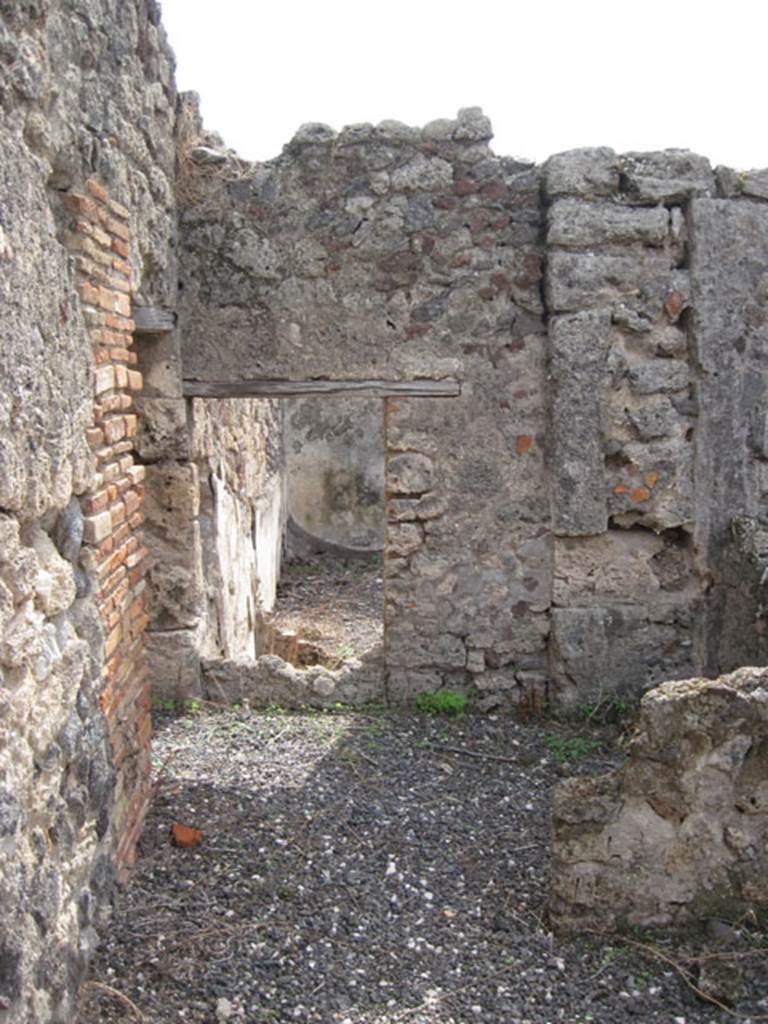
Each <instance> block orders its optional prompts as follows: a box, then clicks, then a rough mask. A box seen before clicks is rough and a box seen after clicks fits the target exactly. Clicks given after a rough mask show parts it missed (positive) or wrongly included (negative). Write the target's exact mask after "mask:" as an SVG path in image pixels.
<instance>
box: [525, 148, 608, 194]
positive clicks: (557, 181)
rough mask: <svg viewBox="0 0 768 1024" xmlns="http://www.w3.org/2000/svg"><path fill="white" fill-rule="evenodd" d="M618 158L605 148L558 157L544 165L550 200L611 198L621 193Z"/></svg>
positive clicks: (580, 150)
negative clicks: (610, 196)
mask: <svg viewBox="0 0 768 1024" xmlns="http://www.w3.org/2000/svg"><path fill="white" fill-rule="evenodd" d="M618 162H619V161H618V157H617V156H616V153H615V152H614V151H613V150H612V149H608V148H607V147H605V146H601V147H596V148H584V149H571V150H568V151H567V152H565V153H556V154H555V155H554V156H551V157H550V158H549V159H548V160H547V162H546V163H545V164H544V187H545V191H546V194H547V195H549V196H561V195H573V196H608V195H614V194H615V193H616V192H618V190H619V167H618Z"/></svg>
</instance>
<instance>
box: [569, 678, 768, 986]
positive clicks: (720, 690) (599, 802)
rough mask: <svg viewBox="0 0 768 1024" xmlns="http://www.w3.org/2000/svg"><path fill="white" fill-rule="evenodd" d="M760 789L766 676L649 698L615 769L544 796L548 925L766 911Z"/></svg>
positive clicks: (764, 764)
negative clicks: (548, 798)
mask: <svg viewBox="0 0 768 1024" xmlns="http://www.w3.org/2000/svg"><path fill="white" fill-rule="evenodd" d="M767 780H768V669H765V668H742V669H738V670H737V671H736V672H733V673H731V674H730V675H725V676H721V677H719V678H718V679H685V680H679V681H677V682H666V683H663V684H662V685H661V686H658V687H657V688H656V689H654V690H651V691H650V692H649V693H647V694H646V695H645V697H644V698H643V701H642V704H641V711H640V718H639V721H638V723H637V727H636V731H635V734H634V737H633V740H632V743H631V745H630V748H629V758H628V760H627V761H626V763H625V764H624V765H622V767H621V768H619V769H618V770H617V771H615V772H611V773H609V774H607V775H602V776H597V777H592V778H574V779H568V780H566V781H564V782H562V783H560V784H559V785H558V786H557V787H556V790H555V795H554V804H553V812H552V834H553V846H554V863H553V870H552V889H551V895H550V917H551V920H552V921H553V923H554V924H555V925H556V927H559V928H563V929H567V930H578V929H580V928H599V929H601V930H603V929H617V928H624V927H627V926H637V927H641V928H645V927H662V926H668V925H680V924H683V923H686V922H690V921H696V920H700V919H705V918H708V917H711V916H713V915H717V916H719V917H724V918H725V919H726V920H736V919H737V918H738V917H740V916H741V915H742V914H743V913H744V912H745V911H746V910H748V909H749V908H750V907H754V908H763V907H765V906H768V891H766V887H765V885H764V879H765V877H766V875H768V813H766V811H768V781H767ZM731 980H734V979H731ZM721 983H722V979H718V980H717V981H715V979H713V985H714V987H720V986H721ZM723 992H725V989H723ZM726 994H727V993H726Z"/></svg>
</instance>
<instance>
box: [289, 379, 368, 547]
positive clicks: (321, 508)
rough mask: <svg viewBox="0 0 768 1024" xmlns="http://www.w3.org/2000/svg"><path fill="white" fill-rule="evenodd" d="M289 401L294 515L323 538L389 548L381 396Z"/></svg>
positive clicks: (293, 516) (290, 470) (307, 528)
mask: <svg viewBox="0 0 768 1024" xmlns="http://www.w3.org/2000/svg"><path fill="white" fill-rule="evenodd" d="M284 404H285V406H286V410H285V461H286V491H287V496H286V500H287V510H288V514H289V515H290V516H291V518H292V519H293V520H294V521H295V522H296V523H298V525H299V526H300V527H301V528H302V529H304V530H306V531H307V532H308V533H310V534H312V535H313V536H315V537H318V538H320V539H321V540H323V541H330V542H331V543H332V544H339V545H344V546H346V547H350V548H363V549H376V548H378V549H381V548H383V546H384V516H385V512H384V410H383V405H382V401H381V399H380V398H346V397H339V396H334V397H328V398H326V397H323V396H313V397H311V398H294V399H287V400H286V402H285V403H284Z"/></svg>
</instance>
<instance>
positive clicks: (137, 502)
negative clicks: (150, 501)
mask: <svg viewBox="0 0 768 1024" xmlns="http://www.w3.org/2000/svg"><path fill="white" fill-rule="evenodd" d="M123 502H124V504H125V511H126V514H127V515H129V516H132V515H133V513H134V512H135V511H136V509H137V508H139V507H140V506H141V495H139V494H137V493H136V491H126V493H125V494H124V495H123Z"/></svg>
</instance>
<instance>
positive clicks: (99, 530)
mask: <svg viewBox="0 0 768 1024" xmlns="http://www.w3.org/2000/svg"><path fill="white" fill-rule="evenodd" d="M111 530H112V524H111V518H110V513H109V512H98V513H95V514H94V515H89V516H86V517H85V519H84V521H83V539H84V540H85V543H86V544H100V543H101V542H102V541H103V540H104V539H105V538H106V537H107V536H108V535H109V533H110V532H111Z"/></svg>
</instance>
